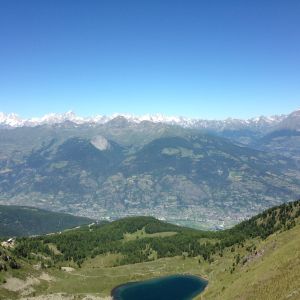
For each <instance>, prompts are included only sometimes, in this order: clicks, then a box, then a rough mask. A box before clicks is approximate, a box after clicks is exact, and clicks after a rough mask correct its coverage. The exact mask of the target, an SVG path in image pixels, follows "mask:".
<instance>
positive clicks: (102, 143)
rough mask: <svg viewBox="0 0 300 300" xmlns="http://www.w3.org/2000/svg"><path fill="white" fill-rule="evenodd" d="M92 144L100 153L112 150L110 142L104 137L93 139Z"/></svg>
mask: <svg viewBox="0 0 300 300" xmlns="http://www.w3.org/2000/svg"><path fill="white" fill-rule="evenodd" d="M91 144H92V145H93V146H94V147H96V148H97V149H99V150H100V151H104V150H109V149H110V143H109V142H108V140H107V139H106V138H105V137H103V136H102V135H97V136H95V137H93V138H92V140H91Z"/></svg>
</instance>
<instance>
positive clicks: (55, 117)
mask: <svg viewBox="0 0 300 300" xmlns="http://www.w3.org/2000/svg"><path fill="white" fill-rule="evenodd" d="M296 112H297V111H296ZM296 112H294V113H292V114H295V113H296ZM298 112H300V110H299V111H298ZM299 114H300V113H299ZM288 117H289V115H274V116H270V117H266V116H260V117H255V118H250V119H246V120H244V119H235V118H227V119H225V120H206V119H200V118H187V117H182V116H166V115H163V114H155V115H151V114H146V115H141V116H136V115H131V114H112V115H110V116H106V115H96V116H94V117H80V116H77V115H76V114H75V113H74V112H72V111H68V112H66V113H49V114H46V115H44V116H42V117H34V118H28V119H24V118H21V117H20V116H18V115H17V114H15V113H10V114H5V113H2V112H0V126H2V127H3V126H4V127H23V126H28V127H34V126H39V125H54V124H62V123H65V122H72V123H74V124H76V125H83V124H90V125H93V124H94V125H97V124H105V123H108V122H110V121H112V120H114V119H118V118H123V119H125V120H126V121H128V122H130V123H141V122H153V123H164V124H170V125H179V126H183V127H188V128H203V129H215V130H224V129H230V128H231V129H232V128H250V127H254V128H261V127H272V126H276V125H277V124H279V123H280V122H283V121H285V120H286V119H287V118H288Z"/></svg>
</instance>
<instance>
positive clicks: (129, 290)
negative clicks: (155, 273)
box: [112, 275, 207, 300]
mask: <svg viewBox="0 0 300 300" xmlns="http://www.w3.org/2000/svg"><path fill="white" fill-rule="evenodd" d="M206 286H207V281H206V280H204V279H201V278H199V277H197V276H192V275H173V276H167V277H161V278H155V279H150V280H146V281H139V282H130V283H127V284H124V285H120V286H118V287H116V288H115V289H114V290H113V291H112V296H113V299H114V300H191V299H193V298H194V297H195V296H197V295H198V294H200V293H201V292H202V291H203V290H204V289H205V287H206Z"/></svg>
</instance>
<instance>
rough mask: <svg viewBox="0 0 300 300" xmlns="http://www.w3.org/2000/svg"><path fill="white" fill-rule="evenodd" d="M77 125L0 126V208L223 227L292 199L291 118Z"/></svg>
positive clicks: (298, 178) (295, 184)
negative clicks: (147, 217)
mask: <svg viewBox="0 0 300 300" xmlns="http://www.w3.org/2000/svg"><path fill="white" fill-rule="evenodd" d="M53 118H54V116H53ZM78 120H79V119H78ZM78 120H77V119H76V117H74V115H66V116H61V117H60V118H58V119H55V118H54V119H53V122H52V121H50V120H48V121H45V122H44V123H42V124H40V123H38V124H35V125H34V124H31V123H30V124H29V123H26V122H25V123H24V124H23V123H17V124H18V125H17V127H13V126H10V127H8V125H6V126H2V128H0V141H1V144H2V146H3V147H2V148H1V149H0V156H1V157H0V204H4V205H5V204H9V205H26V206H34V207H39V208H44V209H48V210H52V211H57V212H65V213H71V214H74V215H79V216H84V217H89V218H93V219H96V220H116V219H119V218H123V217H126V216H134V215H150V216H155V217H157V218H159V219H161V220H167V221H170V222H172V223H175V224H180V225H184V226H191V227H194V228H199V229H223V228H229V227H231V226H232V225H234V224H237V223H238V222H240V221H242V220H244V219H247V218H249V217H251V216H253V215H255V214H257V213H259V212H261V211H262V210H263V209H265V208H268V207H271V206H273V205H278V204H280V203H282V202H285V201H288V200H290V199H297V197H298V195H299V194H300V188H299V187H300V171H299V170H300V169H299V161H298V159H297V157H298V149H299V148H300V146H299V145H300V144H299V139H298V138H297V136H298V131H297V130H298V127H297V126H298V124H299V113H298V112H297V111H296V112H293V113H291V114H290V115H288V116H284V117H283V116H282V117H280V118H279V117H278V118H275V117H274V118H273V119H272V118H271V119H266V118H260V119H257V120H256V121H255V120H252V121H247V122H246V121H245V122H242V121H238V122H237V121H234V120H227V121H223V123H222V122H221V121H218V122H217V121H216V122H215V123H214V122H204V121H201V122H200V121H197V122H196V121H193V122H185V121H184V122H183V121H182V120H181V121H178V122H175V121H174V122H173V121H172V122H171V121H170V122H169V121H167V120H168V119H163V118H162V119H158V120H156V121H148V120H143V119H142V120H139V119H132V118H131V119H130V118H125V117H124V116H117V117H115V118H111V119H107V120H104V119H103V120H102V121H99V122H98V123H97V122H96V119H95V120H94V121H91V120H84V121H80V122H79V121H78ZM99 120H100V119H99ZM5 122H6V121H5ZM78 122H79V123H78ZM182 122H183V123H182ZM7 124H8V123H7ZM10 124H11V123H10ZM26 124H27V125H26ZM205 124H206V125H205ZM204 125H205V126H204ZM246 135H247V136H248V138H247V139H245V138H244V137H245V136H246Z"/></svg>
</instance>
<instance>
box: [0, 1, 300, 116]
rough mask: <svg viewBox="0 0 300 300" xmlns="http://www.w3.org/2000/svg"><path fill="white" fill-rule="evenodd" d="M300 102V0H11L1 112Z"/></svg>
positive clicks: (2, 58) (1, 26)
mask: <svg viewBox="0 0 300 300" xmlns="http://www.w3.org/2000/svg"><path fill="white" fill-rule="evenodd" d="M298 108H300V1H299V0H282V1H279V0H251V1H249V0H226V1H225V0H180V1H177V0H135V1H133V0H126V1H125V0H119V1H117V0H43V1H42V0H36V1H33V0H26V1H25V0H24V1H23V0H18V1H16V0H0V111H3V112H6V113H8V112H16V113H18V114H20V115H21V116H23V117H30V116H40V115H43V114H45V113H48V112H64V111H67V110H73V111H75V112H76V113H77V114H79V115H82V116H87V115H94V114H111V113H114V112H122V113H133V114H144V113H163V114H166V115H183V116H188V117H201V118H209V119H212V118H217V119H220V118H226V117H229V116H231V117H242V118H247V117H253V116H257V115H262V114H264V115H272V114H279V113H288V112H291V111H293V110H295V109H298Z"/></svg>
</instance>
